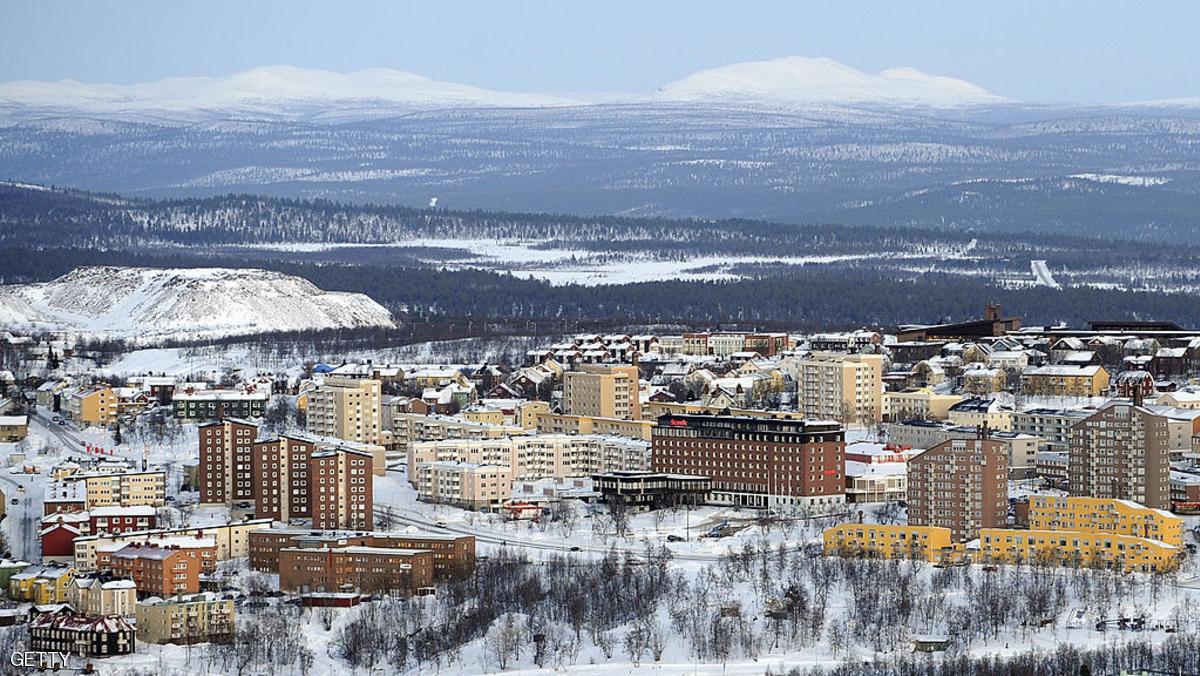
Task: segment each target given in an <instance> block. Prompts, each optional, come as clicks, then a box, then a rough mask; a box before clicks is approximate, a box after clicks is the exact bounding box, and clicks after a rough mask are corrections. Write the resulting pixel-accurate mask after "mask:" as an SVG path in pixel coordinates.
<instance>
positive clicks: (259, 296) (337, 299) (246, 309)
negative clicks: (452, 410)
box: [0, 267, 395, 342]
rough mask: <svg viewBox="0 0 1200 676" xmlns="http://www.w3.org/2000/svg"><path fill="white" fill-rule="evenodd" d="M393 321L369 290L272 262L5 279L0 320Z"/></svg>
mask: <svg viewBox="0 0 1200 676" xmlns="http://www.w3.org/2000/svg"><path fill="white" fill-rule="evenodd" d="M394 325H395V324H394V323H393V321H392V317H391V313H390V312H388V310H387V309H386V308H384V307H383V306H382V305H379V304H378V303H376V302H375V301H373V300H371V299H370V298H368V297H367V296H366V295H364V294H360V293H341V292H332V291H324V290H322V289H319V288H317V287H316V286H315V285H313V284H312V283H311V282H309V281H307V280H304V279H301V278H299V277H292V276H289V275H285V274H282V273H278V272H272V271H267V270H252V269H247V270H233V269H227V268H196V269H154V268H118V267H81V268H77V269H75V270H73V271H72V272H70V273H68V274H66V275H63V276H62V277H59V278H58V279H55V280H53V281H50V282H45V283H41V284H23V285H10V286H0V327H3V328H7V329H30V328H34V329H41V330H65V331H72V332H78V333H80V334H83V335H89V336H97V337H106V338H121V339H126V340H133V341H137V342H154V341H161V340H188V339H197V338H219V337H223V336H234V335H250V334H256V333H268V332H275V331H298V330H320V329H337V328H360V327H371V326H382V327H391V326H394Z"/></svg>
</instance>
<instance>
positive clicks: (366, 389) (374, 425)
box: [306, 376, 384, 445]
mask: <svg viewBox="0 0 1200 676" xmlns="http://www.w3.org/2000/svg"><path fill="white" fill-rule="evenodd" d="M381 387H382V383H381V382H380V381H378V380H375V379H373V378H343V377H335V376H327V377H326V378H325V381H324V382H323V383H321V385H320V386H318V387H317V389H315V390H313V391H312V392H309V394H308V411H307V418H306V420H307V423H306V424H307V426H308V431H309V432H311V433H313V434H319V435H323V436H328V437H336V438H338V439H345V440H347V441H357V442H361V443H365V444H377V445H378V444H383V442H384V436H383V434H382V432H383V397H382V394H381Z"/></svg>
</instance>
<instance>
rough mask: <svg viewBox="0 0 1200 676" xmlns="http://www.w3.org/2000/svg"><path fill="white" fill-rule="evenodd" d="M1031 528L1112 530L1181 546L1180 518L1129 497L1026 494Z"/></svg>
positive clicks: (1088, 530)
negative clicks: (1112, 498) (1120, 498)
mask: <svg viewBox="0 0 1200 676" xmlns="http://www.w3.org/2000/svg"><path fill="white" fill-rule="evenodd" d="M1029 528H1030V529H1031V530H1063V531H1079V532H1084V533H1112V534H1115V535H1129V536H1133V537H1138V538H1147V539H1150V540H1158V541H1159V542H1162V543H1163V544H1166V545H1170V546H1172V547H1182V546H1183V519H1181V518H1179V517H1178V516H1175V515H1174V514H1172V513H1170V512H1167V511H1164V510H1161V509H1152V508H1150V507H1145V506H1143V505H1139V504H1138V503H1136V502H1132V501H1129V500H1110V499H1106V498H1091V497H1058V496H1053V495H1034V496H1030V498H1029Z"/></svg>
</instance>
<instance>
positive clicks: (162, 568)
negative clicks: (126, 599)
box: [109, 545, 200, 597]
mask: <svg viewBox="0 0 1200 676" xmlns="http://www.w3.org/2000/svg"><path fill="white" fill-rule="evenodd" d="M109 565H110V566H111V572H112V573H113V574H114V575H118V576H121V577H127V578H129V579H131V580H133V584H134V585H135V586H136V587H137V590H138V593H139V594H145V595H148V596H162V597H167V596H174V595H176V594H194V593H196V592H198V591H200V563H199V561H197V560H196V559H195V558H193V557H192V556H189V555H188V553H187V552H185V551H182V550H179V549H172V548H168V547H147V546H141V545H128V546H126V547H124V548H122V549H120V550H119V551H117V552H115V553H113V554H112V558H111V561H110V564H109Z"/></svg>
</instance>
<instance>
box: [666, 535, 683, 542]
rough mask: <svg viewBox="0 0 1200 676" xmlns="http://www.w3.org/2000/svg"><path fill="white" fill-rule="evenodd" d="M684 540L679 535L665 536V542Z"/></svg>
mask: <svg viewBox="0 0 1200 676" xmlns="http://www.w3.org/2000/svg"><path fill="white" fill-rule="evenodd" d="M686 539H687V538H685V537H683V536H681V535H675V534H674V533H672V534H671V535H668V536H667V542H683V541H684V540H686Z"/></svg>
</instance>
